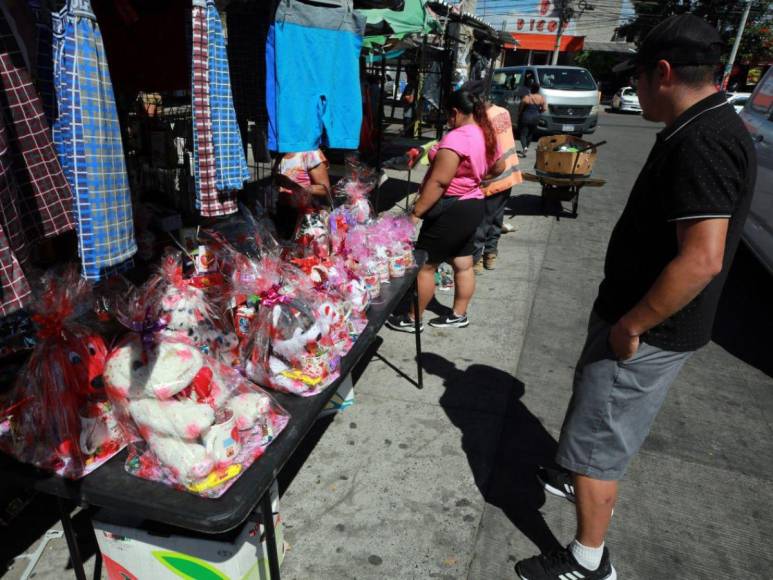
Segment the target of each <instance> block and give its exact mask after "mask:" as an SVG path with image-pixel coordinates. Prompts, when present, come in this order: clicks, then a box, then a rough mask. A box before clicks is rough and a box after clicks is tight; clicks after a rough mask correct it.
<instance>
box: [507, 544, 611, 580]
mask: <svg viewBox="0 0 773 580" xmlns="http://www.w3.org/2000/svg"><path fill="white" fill-rule="evenodd" d="M515 573H516V574H518V577H519V578H521V580H617V572H616V571H615V568H614V566H612V563H611V562H610V561H609V550H608V549H607V548H604V554H603V555H602V556H601V563H600V564H599V567H598V568H596V569H595V570H588V569H587V568H585V567H583V566H581V565H580V564H579V563H578V562H577V560H575V558H574V555H572V552H571V551H570V550H569V548H564V549H563V550H556V551H555V552H552V553H550V554H540V555H539V556H534V557H532V558H528V559H526V560H521V561H520V562H518V563H517V564H516V565H515Z"/></svg>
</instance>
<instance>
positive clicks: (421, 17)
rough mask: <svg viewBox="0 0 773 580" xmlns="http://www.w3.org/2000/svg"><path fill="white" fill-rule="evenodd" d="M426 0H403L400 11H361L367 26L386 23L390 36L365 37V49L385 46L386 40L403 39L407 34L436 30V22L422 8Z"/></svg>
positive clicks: (426, 32)
mask: <svg viewBox="0 0 773 580" xmlns="http://www.w3.org/2000/svg"><path fill="white" fill-rule="evenodd" d="M425 2H426V0H405V6H404V8H403V9H402V10H386V9H379V10H361V13H362V14H363V15H364V16H365V17H366V18H367V26H369V27H370V26H376V25H379V24H381V23H384V22H385V23H386V24H387V25H388V26H389V27H390V28H391V29H392V34H390V35H388V36H387V35H380V36H366V37H365V41H364V44H365V46H366V47H372V46H374V45H382V44H385V43H386V42H387V41H388V40H393V39H400V38H404V37H405V36H406V35H408V34H419V35H422V34H428V33H430V32H432V31H434V30H435V29H436V26H437V21H436V20H435V19H434V18H433V17H432V16H430V15H429V14H428V13H427V10H426V8H425V7H424V4H425Z"/></svg>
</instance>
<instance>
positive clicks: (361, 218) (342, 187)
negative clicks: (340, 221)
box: [333, 157, 378, 224]
mask: <svg viewBox="0 0 773 580" xmlns="http://www.w3.org/2000/svg"><path fill="white" fill-rule="evenodd" d="M345 170H346V173H345V174H344V176H343V177H342V178H341V179H340V180H339V181H338V183H336V185H335V188H334V189H333V191H334V194H335V197H336V199H342V200H344V207H345V208H346V209H347V211H348V213H349V214H350V215H351V216H352V218H353V219H354V221H355V222H356V223H358V224H364V223H367V222H369V221H370V220H371V218H372V217H373V215H375V212H374V211H373V206H372V205H371V203H370V201H369V200H368V194H370V192H371V191H373V190H374V189H375V188H376V185H378V173H377V172H376V170H375V169H373V168H371V167H368V166H367V165H365V164H363V163H361V162H359V161H358V160H356V159H354V158H351V157H347V159H346V168H345Z"/></svg>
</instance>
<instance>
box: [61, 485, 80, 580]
mask: <svg viewBox="0 0 773 580" xmlns="http://www.w3.org/2000/svg"><path fill="white" fill-rule="evenodd" d="M56 503H57V505H58V506H59V517H60V518H61V520H62V528H63V529H64V537H65V539H66V540H67V549H68V550H69V551H70V560H71V561H72V569H73V572H75V577H76V578H77V579H78V580H86V572H85V570H84V569H83V560H82V559H81V552H80V549H79V548H78V538H77V537H76V536H75V530H74V529H73V527H72V519H71V518H70V510H69V509H67V506H66V505H65V502H64V500H63V499H61V498H57V500H56Z"/></svg>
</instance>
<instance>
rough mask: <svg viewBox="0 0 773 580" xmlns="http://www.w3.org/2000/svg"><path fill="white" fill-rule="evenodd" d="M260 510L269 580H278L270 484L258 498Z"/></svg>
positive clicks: (277, 555) (277, 557) (277, 556)
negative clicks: (264, 533) (260, 497)
mask: <svg viewBox="0 0 773 580" xmlns="http://www.w3.org/2000/svg"><path fill="white" fill-rule="evenodd" d="M260 511H261V514H262V516H263V526H264V528H265V530H266V550H267V551H268V570H269V576H270V578H271V580H280V573H279V552H278V551H277V547H276V530H275V529H274V510H273V508H272V507H271V486H269V488H268V489H267V490H266V493H264V494H263V499H261V500H260Z"/></svg>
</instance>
